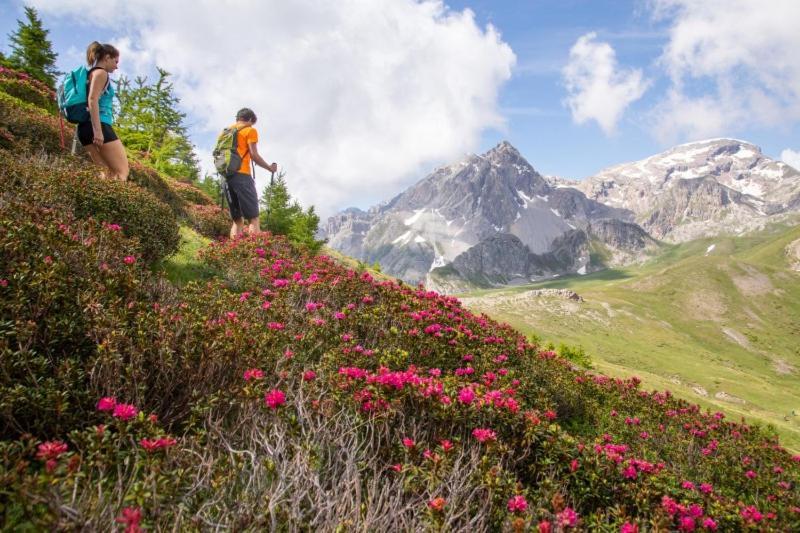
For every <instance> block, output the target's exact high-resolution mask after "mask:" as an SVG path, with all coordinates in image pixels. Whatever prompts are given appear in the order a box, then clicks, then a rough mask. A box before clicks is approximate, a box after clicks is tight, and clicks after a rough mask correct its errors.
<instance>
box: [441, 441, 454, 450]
mask: <svg viewBox="0 0 800 533" xmlns="http://www.w3.org/2000/svg"><path fill="white" fill-rule="evenodd" d="M439 444H441V445H442V449H443V450H444V452H445V453H447V452H449V451H450V450H452V449H453V443H452V442H450V441H449V440H447V439H443V440H441V441H439Z"/></svg>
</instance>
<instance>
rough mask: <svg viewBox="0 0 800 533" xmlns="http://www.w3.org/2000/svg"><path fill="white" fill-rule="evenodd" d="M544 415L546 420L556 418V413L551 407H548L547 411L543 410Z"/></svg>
mask: <svg viewBox="0 0 800 533" xmlns="http://www.w3.org/2000/svg"><path fill="white" fill-rule="evenodd" d="M544 417H545V418H546V419H548V420H555V419H556V418H558V415H557V414H556V412H555V411H553V410H552V409H548V410H547V411H545V412H544Z"/></svg>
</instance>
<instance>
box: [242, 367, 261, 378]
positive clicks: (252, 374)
mask: <svg viewBox="0 0 800 533" xmlns="http://www.w3.org/2000/svg"><path fill="white" fill-rule="evenodd" d="M263 377H264V371H263V370H261V369H260V368H248V369H247V370H245V371H244V380H245V381H250V380H253V379H261V378H263Z"/></svg>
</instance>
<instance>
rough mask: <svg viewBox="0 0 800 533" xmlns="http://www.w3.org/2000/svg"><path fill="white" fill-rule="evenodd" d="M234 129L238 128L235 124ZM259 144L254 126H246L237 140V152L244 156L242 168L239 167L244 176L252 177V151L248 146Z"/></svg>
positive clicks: (240, 131)
mask: <svg viewBox="0 0 800 533" xmlns="http://www.w3.org/2000/svg"><path fill="white" fill-rule="evenodd" d="M233 127H236V125H235V124H234V126H233ZM257 142H258V132H257V131H256V129H255V128H254V127H253V126H245V127H244V128H242V129H240V130H239V135H238V136H237V139H236V144H237V146H236V151H237V152H238V153H239V155H240V156H242V166H241V167H239V172H241V173H242V174H247V175H248V176H249V175H250V149H249V146H248V144H250V143H257Z"/></svg>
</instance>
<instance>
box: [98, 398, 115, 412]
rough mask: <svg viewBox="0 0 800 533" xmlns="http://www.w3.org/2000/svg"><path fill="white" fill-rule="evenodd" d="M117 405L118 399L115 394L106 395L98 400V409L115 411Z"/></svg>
mask: <svg viewBox="0 0 800 533" xmlns="http://www.w3.org/2000/svg"><path fill="white" fill-rule="evenodd" d="M116 405H117V399H116V398H114V397H113V396H105V397H103V398H100V400H98V402H97V410H98V411H113V410H114V407H116Z"/></svg>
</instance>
